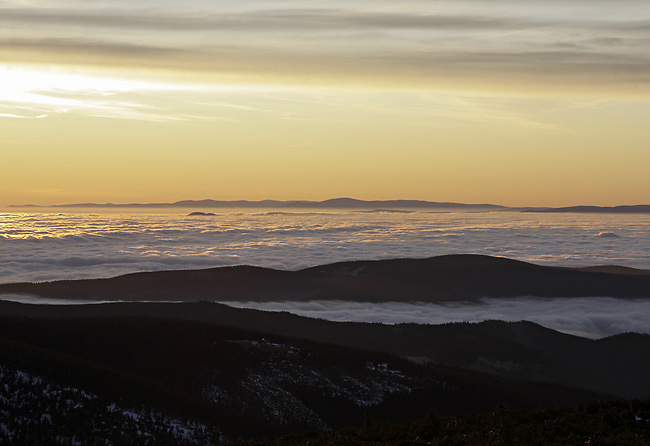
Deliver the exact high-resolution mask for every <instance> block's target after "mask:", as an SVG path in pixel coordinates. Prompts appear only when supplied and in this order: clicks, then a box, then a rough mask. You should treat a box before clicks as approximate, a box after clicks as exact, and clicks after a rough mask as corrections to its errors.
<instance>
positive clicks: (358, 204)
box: [10, 198, 508, 211]
mask: <svg viewBox="0 0 650 446" xmlns="http://www.w3.org/2000/svg"><path fill="white" fill-rule="evenodd" d="M33 206H34V205H24V206H15V205H12V206H10V207H33ZM46 207H55V208H272V209H284V208H288V209H377V208H379V209H390V208H397V209H432V210H435V209H444V210H451V209H455V210H477V211H488V210H505V209H508V208H507V207H506V206H499V205H495V204H465V203H447V202H442V203H441V202H434V201H423V200H373V201H365V200H357V199H354V198H333V199H329V200H324V201H307V200H303V201H278V200H261V201H249V200H232V201H225V200H210V199H208V200H182V201H177V202H174V203H123V204H115V203H74V204H61V205H53V206H46Z"/></svg>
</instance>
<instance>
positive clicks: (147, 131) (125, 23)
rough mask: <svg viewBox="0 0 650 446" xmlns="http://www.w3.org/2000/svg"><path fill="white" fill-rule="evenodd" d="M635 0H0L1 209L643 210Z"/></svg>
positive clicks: (643, 94) (647, 98) (649, 111)
mask: <svg viewBox="0 0 650 446" xmlns="http://www.w3.org/2000/svg"><path fill="white" fill-rule="evenodd" d="M649 47H650V4H649V3H648V2H647V1H645V0H621V1H618V2H610V1H603V0H589V1H587V0H581V1H573V2H566V1H558V0H546V1H544V2H541V1H535V0H531V1H525V2H524V1H520V0H490V1H487V0H483V1H475V0H453V1H450V0H437V1H431V0H426V1H424V0H404V1H400V2H394V1H384V0H375V1H372V2H368V1H364V0H357V1H354V2H350V1H339V0H331V1H309V0H303V1H301V0H295V1H289V0H287V1H272V0H256V1H250V0H241V1H237V2H225V1H222V0H210V1H208V0H188V1H183V2H178V1H174V2H171V1H167V0H156V1H155V2H154V1H152V0H138V1H137V2H134V1H125V0H56V1H55V0H0V155H1V157H2V158H1V162H0V206H6V205H9V204H28V203H29V204H43V205H47V204H60V203H77V202H98V203H105V202H114V203H128V202H161V201H162V202H173V201H176V200H185V199H204V198H213V199H220V200H230V199H232V200H237V199H249V200H260V199H278V200H296V199H298V200H303V199H304V200H323V199H327V198H333V197H342V196H348V197H354V198H359V199H422V200H431V201H454V202H465V203H494V204H502V205H510V206H565V205H577V204H594V205H622V204H648V202H649V200H648V193H647V191H648V190H650V175H648V173H647V171H648V166H650V150H649V147H648V141H650V125H648V122H650V52H648V51H647V48H649Z"/></svg>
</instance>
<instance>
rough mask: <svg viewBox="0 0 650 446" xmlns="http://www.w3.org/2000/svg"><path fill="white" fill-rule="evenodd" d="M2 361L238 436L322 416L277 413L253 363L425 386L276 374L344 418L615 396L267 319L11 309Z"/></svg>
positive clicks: (329, 416) (4, 324)
mask: <svg viewBox="0 0 650 446" xmlns="http://www.w3.org/2000/svg"><path fill="white" fill-rule="evenodd" d="M0 364H2V365H5V366H7V365H9V366H12V367H16V368H17V369H18V370H21V371H23V372H26V373H30V374H32V375H35V376H42V377H48V378H51V379H56V380H57V381H58V382H60V383H62V384H64V385H69V386H78V387H81V388H83V389H85V390H87V391H91V392H94V393H96V394H101V395H102V396H103V397H104V398H106V399H109V401H110V399H111V398H112V399H113V400H118V401H122V402H126V403H130V404H137V403H138V402H139V401H144V402H146V403H148V404H150V405H153V406H155V407H159V408H164V409H167V410H168V411H171V412H172V413H176V414H179V413H180V414H184V415H191V416H193V417H197V418H202V419H203V420H208V421H210V420H211V421H212V422H213V423H215V424H216V425H217V426H218V427H221V428H224V430H225V429H227V430H228V431H229V432H228V433H229V434H230V435H232V436H234V437H235V438H236V435H238V434H239V435H240V436H248V438H250V437H251V436H260V435H272V434H286V433H289V432H292V431H305V430H312V429H314V428H315V427H316V425H317V424H318V423H310V422H307V423H305V422H304V421H301V420H300V419H298V418H296V419H285V420H284V421H283V422H280V423H275V424H274V423H273V420H272V419H271V418H272V415H270V414H269V413H268V412H266V411H265V410H264V407H262V406H263V405H266V404H268V402H264V401H263V400H260V399H259V397H258V396H256V393H255V392H253V393H251V392H250V391H249V390H247V387H246V385H243V384H242V383H241V380H242V379H244V378H245V377H246V376H247V375H248V373H249V372H250V371H254V374H255V376H257V377H259V379H260V380H262V382H264V380H265V379H272V377H271V376H267V375H268V374H269V373H272V371H269V367H273V368H274V370H276V369H277V370H278V371H281V372H282V373H288V374H290V373H294V372H295V371H298V370H305V369H306V370H309V371H313V372H314V373H309V376H310V377H313V376H317V375H322V376H327V377H329V379H337V378H336V377H337V376H340V375H343V376H349V377H351V379H353V380H355V381H357V382H359V383H360V384H359V386H360V387H361V388H363V387H364V383H367V385H372V384H370V383H372V382H374V381H373V379H374V378H376V377H377V375H376V373H374V372H373V371H372V370H371V369H372V368H369V364H376V365H379V364H385V366H383V368H384V369H386V370H395V371H397V372H398V373H397V375H395V374H392V376H394V378H389V377H388V375H389V374H387V373H384V374H382V375H381V379H382V380H388V385H389V384H390V382H391V380H395V382H396V383H402V384H403V385H408V386H410V387H411V388H413V390H412V391H407V390H401V391H400V390H394V391H386V392H385V394H384V395H383V398H382V399H379V400H377V401H376V403H373V404H370V405H354V404H350V403H349V401H345V400H343V399H341V398H335V397H332V396H329V395H328V393H327V392H325V393H323V391H322V390H321V389H319V388H312V387H311V384H310V382H311V380H310V379H307V380H303V381H302V382H297V381H290V382H286V383H277V382H276V383H275V384H274V385H277V386H281V389H277V390H276V391H278V394H277V395H276V396H277V397H279V396H280V395H281V394H282V392H288V393H291V395H293V396H294V399H292V401H294V404H297V405H302V406H301V407H305V408H307V409H309V410H311V411H312V412H313V413H317V414H318V416H319V417H320V419H321V420H324V421H325V422H326V424H327V425H328V426H332V427H335V428H338V427H343V426H348V425H350V424H360V423H361V421H362V419H363V415H364V413H369V414H372V416H373V417H377V418H379V419H384V420H398V419H402V418H404V417H410V418H414V417H421V416H424V414H425V413H426V412H427V410H430V409H431V408H432V407H433V408H434V409H435V410H436V411H438V412H440V413H443V414H459V413H469V412H476V411H484V410H490V409H493V408H494V407H495V406H496V405H497V404H498V403H499V402H505V403H507V404H508V405H510V406H512V407H537V406H540V405H555V404H578V403H580V402H584V401H593V400H596V399H599V398H606V396H604V395H602V394H595V393H593V392H586V391H581V390H576V389H571V388H567V387H563V386H557V385H551V384H545V383H525V382H521V381H514V380H509V379H504V378H500V377H494V376H488V375H484V374H480V373H475V372H471V371H464V370H458V369H454V368H449V367H441V366H432V365H426V366H421V365H416V364H413V363H410V362H408V361H406V360H404V359H400V358H398V357H396V356H394V355H392V354H387V353H378V352H371V351H366V350H361V349H353V348H348V347H342V346H334V345H328V344H323V343H318V342H313V341H309V340H305V339H298V338H292V337H287V336H281V335H277V334H269V333H263V332H261V331H259V330H255V331H253V330H250V329H241V328H233V327H228V326H220V325H216V324H206V323H201V322H197V321H182V320H171V319H162V318H146V317H96V318H78V319H65V320H61V319H38V318H12V317H2V318H0ZM312 379H313V378H312ZM206 385H215V386H217V387H218V388H219V389H220V391H221V392H222V393H227V394H228V395H231V399H230V402H226V401H225V400H224V401H222V402H219V403H215V402H214V401H213V402H211V401H209V400H206V399H205V397H204V396H203V395H204V392H203V389H204V388H205V386H206ZM279 390H281V391H279ZM328 390H329V389H328ZM271 407H273V406H271ZM170 409H173V410H170ZM269 417H271V418H269ZM231 438H232V437H231Z"/></svg>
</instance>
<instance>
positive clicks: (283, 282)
mask: <svg viewBox="0 0 650 446" xmlns="http://www.w3.org/2000/svg"><path fill="white" fill-rule="evenodd" d="M633 271H636V272H639V274H629V272H630V270H629V269H628V270H626V271H623V272H622V273H621V271H620V270H615V269H610V270H607V272H603V271H601V270H583V269H570V268H558V267H548V266H539V265H534V264H530V263H526V262H520V261H515V260H510V259H506V258H500V257H488V256H479V255H448V256H440V257H432V258H428V259H395V260H379V261H356V262H342V263H334V264H330V265H323V266H319V267H314V268H308V269H304V270H301V271H279V270H272V269H266V268H258V267H251V266H234V267H222V268H213V269H205V270H190V271H160V272H147V273H135V274H128V275H124V276H119V277H114V278H111V279H91V280H66V281H56V282H47V283H18V284H2V285H0V298H1V295H2V294H32V295H38V296H43V297H49V298H60V299H84V300H126V301H138V300H139V301H162V300H173V301H199V300H217V301H237V300H240V301H241V300H252V301H278V300H316V299H318V300H327V299H336V300H350V301H364V302H386V301H421V302H454V301H471V300H478V299H480V298H482V297H518V296H538V297H583V296H584V297H589V296H609V297H620V298H650V274H642V273H643V271H639V270H633Z"/></svg>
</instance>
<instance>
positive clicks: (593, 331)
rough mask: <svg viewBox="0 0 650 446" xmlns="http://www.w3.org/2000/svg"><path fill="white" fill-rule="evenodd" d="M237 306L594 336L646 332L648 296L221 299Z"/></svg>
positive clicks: (309, 314)
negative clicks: (490, 323) (462, 300)
mask: <svg viewBox="0 0 650 446" xmlns="http://www.w3.org/2000/svg"><path fill="white" fill-rule="evenodd" d="M222 303H224V304H226V305H230V306H233V307H238V308H256V309H259V310H265V311H287V312H290V313H294V314H297V315H300V316H307V317H313V318H321V319H327V320H331V321H341V322H342V321H357V322H381V323H386V324H399V323H418V324H443V323H446V322H481V321H486V320H504V321H513V322H516V321H521V320H528V321H532V322H535V323H538V324H540V325H542V326H544V327H547V328H551V329H553V330H558V331H561V332H564V333H569V334H574V335H577V336H583V337H588V338H593V339H598V338H602V337H606V336H611V335H615V334H618V333H625V332H636V333H647V334H650V300H648V299H645V300H642V299H639V300H624V299H616V298H611V297H586V298H555V299H542V298H533V297H519V298H511V299H493V298H486V299H482V301H481V303H480V304H470V303H467V304H453V305H436V304H430V303H421V302H420V303H409V302H385V303H369V302H346V301H284V302H222Z"/></svg>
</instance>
